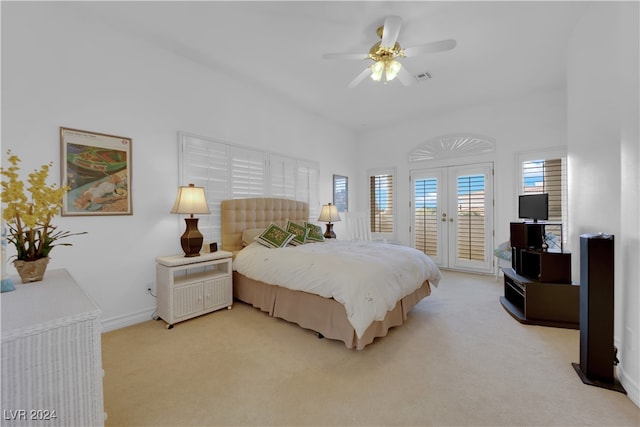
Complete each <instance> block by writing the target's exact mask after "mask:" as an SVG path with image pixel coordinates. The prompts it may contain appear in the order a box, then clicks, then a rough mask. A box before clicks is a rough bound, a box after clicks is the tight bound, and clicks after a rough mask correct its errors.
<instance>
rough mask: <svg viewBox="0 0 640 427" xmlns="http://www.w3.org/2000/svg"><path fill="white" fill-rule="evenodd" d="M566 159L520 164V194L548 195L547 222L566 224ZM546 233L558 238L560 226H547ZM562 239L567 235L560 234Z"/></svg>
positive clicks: (532, 161)
mask: <svg viewBox="0 0 640 427" xmlns="http://www.w3.org/2000/svg"><path fill="white" fill-rule="evenodd" d="M566 163H567V159H566V157H560V158H551V159H540V160H527V161H523V162H522V194H541V193H547V194H549V219H548V221H549V222H561V223H563V224H567V166H566ZM545 230H546V232H547V233H553V234H555V235H556V236H560V234H561V233H560V226H554V225H547V226H546V227H545ZM562 235H563V238H565V236H566V235H567V233H562Z"/></svg>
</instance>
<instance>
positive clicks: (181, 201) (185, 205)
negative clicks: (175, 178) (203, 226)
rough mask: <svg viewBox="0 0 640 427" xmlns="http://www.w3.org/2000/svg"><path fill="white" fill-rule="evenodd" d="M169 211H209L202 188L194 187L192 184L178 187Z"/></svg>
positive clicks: (187, 212)
mask: <svg viewBox="0 0 640 427" xmlns="http://www.w3.org/2000/svg"><path fill="white" fill-rule="evenodd" d="M171 213H175V214H190V215H193V214H208V213H211V211H209V206H207V199H206V197H205V195H204V188H203V187H196V186H195V185H193V184H189V185H188V186H181V187H179V188H178V195H177V196H176V201H175V203H174V204H173V208H172V209H171Z"/></svg>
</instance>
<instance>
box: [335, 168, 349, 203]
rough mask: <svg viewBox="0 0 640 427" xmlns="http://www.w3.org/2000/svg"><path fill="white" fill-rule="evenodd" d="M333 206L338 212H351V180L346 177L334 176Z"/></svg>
mask: <svg viewBox="0 0 640 427" xmlns="http://www.w3.org/2000/svg"><path fill="white" fill-rule="evenodd" d="M333 204H334V205H336V206H337V207H338V212H347V211H348V210H349V178H347V177H346V176H342V175H333Z"/></svg>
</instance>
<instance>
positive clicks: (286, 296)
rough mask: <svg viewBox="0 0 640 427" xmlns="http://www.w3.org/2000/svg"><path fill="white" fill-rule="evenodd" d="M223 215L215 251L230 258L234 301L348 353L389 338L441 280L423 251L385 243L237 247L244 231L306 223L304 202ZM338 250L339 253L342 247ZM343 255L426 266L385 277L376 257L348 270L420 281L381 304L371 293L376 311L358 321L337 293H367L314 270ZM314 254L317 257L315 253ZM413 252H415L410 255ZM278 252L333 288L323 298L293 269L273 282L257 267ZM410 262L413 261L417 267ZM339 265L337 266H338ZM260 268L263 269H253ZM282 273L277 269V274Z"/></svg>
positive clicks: (261, 202)
mask: <svg viewBox="0 0 640 427" xmlns="http://www.w3.org/2000/svg"><path fill="white" fill-rule="evenodd" d="M221 215H222V244H221V246H222V249H223V250H226V251H230V252H232V253H233V255H234V263H233V264H234V272H233V288H234V298H235V299H237V300H239V301H242V302H245V303H247V304H250V305H252V306H253V307H256V308H258V309H260V310H262V311H264V312H266V313H268V314H269V315H270V316H273V317H277V318H281V319H284V320H286V321H289V322H292V323H296V324H298V325H299V326H301V327H303V328H305V329H309V330H312V331H315V332H316V333H317V334H318V336H321V337H325V338H329V339H334V340H340V341H342V342H344V344H345V346H346V347H347V348H349V349H356V350H362V349H363V348H364V347H365V346H366V345H368V344H370V343H372V342H373V341H374V339H375V338H377V337H383V336H385V335H387V332H388V330H389V329H390V328H392V327H396V326H400V325H402V324H403V323H404V322H405V321H406V320H407V316H408V312H409V311H410V310H411V309H412V308H413V307H414V306H415V305H416V304H417V303H418V302H420V300H422V299H423V298H425V297H427V296H428V295H430V294H431V286H437V284H438V282H439V280H440V271H439V270H438V268H437V267H436V266H435V264H433V261H431V260H430V259H429V258H428V257H426V256H425V255H424V254H422V252H419V251H416V250H414V249H412V248H407V247H404V246H400V245H387V246H385V247H381V246H380V245H383V244H382V243H373V242H346V241H339V240H331V241H327V242H323V243H307V244H304V245H300V246H297V247H290V246H287V247H286V248H282V249H269V248H266V247H264V246H262V245H260V244H258V243H250V242H246V241H245V243H243V233H244V232H245V231H246V230H255V229H264V228H267V227H269V226H270V225H271V224H277V225H279V226H281V227H283V228H284V227H285V226H286V224H287V222H288V221H291V222H296V223H305V222H306V221H308V220H309V208H308V206H307V204H306V203H303V202H299V201H294V200H289V199H277V198H252V199H237V200H225V201H223V202H222V203H221ZM247 244H248V245H247ZM343 246H344V247H345V248H341V247H343ZM394 247H395V248H394ZM343 249H344V250H347V251H350V252H352V253H356V251H357V253H358V257H359V258H362V259H361V260H360V261H361V262H365V261H366V258H367V256H369V257H370V256H374V257H375V256H377V255H379V254H380V253H384V255H383V256H384V257H385V259H386V260H389V259H392V258H393V259H395V260H398V262H400V261H399V260H400V259H403V258H411V257H413V256H414V255H417V256H418V257H422V258H427V260H428V263H427V262H426V261H424V260H421V261H420V262H421V263H425V264H428V265H426V266H425V267H416V268H417V269H418V270H420V269H421V268H422V269H424V270H425V271H424V272H420V273H413V272H412V271H413V270H412V269H407V268H404V267H403V268H396V269H394V270H393V271H394V273H389V272H384V271H382V270H381V271H375V268H378V267H376V264H377V265H382V264H384V263H380V262H379V259H380V258H379V257H378V258H376V261H375V262H374V263H370V264H367V265H369V266H370V267H367V268H362V266H363V265H365V264H359V266H360V268H352V270H354V271H362V272H364V270H372V272H373V274H378V275H383V274H387V275H394V276H403V275H404V276H406V275H410V276H412V277H413V280H414V281H415V280H416V279H417V278H419V280H417V281H416V283H415V285H413V287H411V286H409V285H406V286H405V285H402V286H392V287H391V290H388V291H385V295H384V298H385V300H386V303H382V302H380V303H379V302H378V300H379V299H381V298H378V297H377V295H376V294H374V297H373V298H369V300H371V301H373V302H372V304H371V305H375V306H376V307H377V308H375V309H369V310H365V311H367V313H365V314H364V315H360V314H359V312H358V310H357V307H354V306H353V304H351V305H350V303H349V300H348V299H345V298H343V294H342V292H343V291H344V292H351V293H357V292H360V293H362V292H365V293H366V292H369V291H367V290H366V289H365V290H361V291H358V290H355V291H354V290H352V289H351V287H352V286H351V285H352V284H351V282H349V281H347V282H349V283H348V284H346V285H345V286H342V287H340V286H337V283H338V282H341V281H343V279H345V278H342V277H340V276H339V275H340V274H341V273H340V272H336V271H332V270H339V269H331V268H330V267H329V268H328V269H327V267H326V266H324V267H321V266H316V265H315V264H316V260H319V259H321V258H324V257H330V256H335V255H334V254H336V253H338V251H339V250H343ZM396 250H397V251H400V252H399V255H396V256H395V257H394V256H390V255H389V254H390V253H391V252H390V251H396ZM318 251H319V252H320V253H318ZM380 251H383V252H380ZM411 251H413V252H414V253H411ZM280 254H283V255H284V256H285V257H288V258H289V259H290V260H292V261H293V260H295V261H294V262H290V265H296V266H298V267H300V266H303V267H304V268H305V269H307V268H309V269H312V268H320V269H322V268H324V269H325V270H322V271H326V272H327V274H326V275H327V276H328V275H329V273H331V274H334V276H332V277H333V279H332V278H331V277H330V278H329V279H328V280H332V282H331V284H332V285H335V286H332V290H331V291H329V293H327V291H325V290H322V291H318V290H317V289H316V288H315V287H314V286H313V285H314V283H311V284H307V283H306V282H307V280H306V278H305V279H304V280H302V279H300V277H301V276H300V274H298V276H296V275H295V274H296V271H293V270H295V269H293V268H292V269H291V270H292V271H291V272H288V271H285V273H291V276H290V277H289V276H284V277H283V278H281V279H279V278H277V277H275V276H273V274H272V273H271V272H269V271H267V270H260V269H261V268H263V267H264V268H268V267H269V266H268V265H267V264H266V263H264V265H262V261H263V260H266V259H267V258H269V259H271V258H273V259H274V260H275V258H276V256H280ZM418 254H419V255H418ZM304 256H307V257H312V258H307V259H312V260H313V261H311V262H308V261H304V260H305V258H303V257H304ZM298 257H300V258H298ZM346 258H347V257H346V256H345V257H343V259H346ZM274 262H275V261H274ZM318 262H319V261H318ZM330 262H331V264H330V265H334V266H335V264H336V260H335V258H333V261H330ZM345 262H346V261H345ZM366 262H370V261H366ZM412 262H414V263H416V262H417V261H412ZM340 263H342V260H341V261H340ZM258 264H261V265H260V267H259V268H258V269H257V270H256V268H257V265H258ZM239 267H242V268H239ZM412 268H413V267H412ZM238 270H240V271H242V272H240V271H238ZM389 270H391V269H389ZM426 270H428V271H426ZM280 271H282V269H281V270H280ZM297 273H300V272H297ZM305 273H306V270H305ZM405 273H406V274H405ZM418 274H420V275H418ZM422 275H423V276H422ZM334 279H335V280H334ZM349 280H351V279H349ZM357 280H358V281H360V280H367V279H366V277H365V276H364V275H363V276H362V278H360V277H358V278H357ZM378 281H381V280H378V279H376V280H371V279H369V282H368V286H370V285H371V283H373V282H378ZM358 283H359V282H358ZM359 286H360V285H358V287H359ZM362 286H364V284H362ZM407 286H409V287H407ZM345 289H346V290H345ZM371 292H374V291H371ZM375 292H377V291H375ZM323 294H324V295H323ZM332 295H335V296H332ZM394 295H395V297H394V298H395V299H393V300H389V298H391V297H393V296H394ZM367 296H368V294H367ZM367 298H368V297H367ZM365 299H366V298H365ZM361 300H362V298H360V299H358V300H357V301H358V302H357V304H361ZM371 301H370V302H371ZM384 304H386V305H385V307H386V308H387V309H386V310H384V311H382V312H381V308H380V307H381V306H383V305H384ZM365 309H366V307H365ZM370 312H373V318H372V319H367V318H371V316H372V313H370ZM360 317H362V318H363V319H361V318H360ZM356 318H357V319H356ZM354 319H356V321H354ZM369 320H371V321H369Z"/></svg>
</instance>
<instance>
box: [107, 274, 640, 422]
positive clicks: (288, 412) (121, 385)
mask: <svg viewBox="0 0 640 427" xmlns="http://www.w3.org/2000/svg"><path fill="white" fill-rule="evenodd" d="M502 294H503V287H502V284H501V283H498V282H495V280H494V278H493V277H492V276H478V275H472V274H464V273H457V272H450V271H444V272H443V280H442V282H441V284H440V287H439V288H435V289H434V290H433V293H432V295H431V296H429V297H427V298H426V299H424V300H423V301H422V302H420V304H418V305H417V306H416V307H414V309H413V310H412V311H411V312H410V313H409V319H408V321H407V323H406V324H405V325H404V326H402V327H400V328H395V329H392V330H391V331H390V333H389V335H387V336H386V337H384V338H382V339H377V340H376V341H375V342H373V343H372V344H371V345H369V346H367V347H366V348H365V349H364V350H362V351H354V350H348V349H347V348H345V347H344V344H343V343H341V342H337V341H331V340H327V339H318V338H316V336H315V335H314V333H313V332H311V331H307V330H304V329H302V328H300V327H299V326H297V325H293V324H290V323H287V322H285V321H282V320H278V319H275V318H271V317H268V316H267V315H266V314H264V313H262V312H260V311H259V310H257V309H254V308H252V307H250V306H247V305H245V304H242V303H236V304H234V307H233V309H232V310H222V311H218V312H215V313H212V314H209V315H206V316H202V317H199V318H197V319H193V320H190V321H188V322H184V323H181V324H178V325H176V326H175V328H174V329H172V330H167V329H165V324H164V322H162V321H153V320H150V321H148V322H144V323H141V324H138V325H134V326H131V327H128V328H123V329H120V330H117V331H113V332H110V333H106V334H104V335H103V365H104V370H105V378H104V394H105V410H106V411H107V413H108V419H107V421H106V425H107V426H125V425H130V426H142V425H147V426H162V425H165V426H195V425H200V426H240V425H261V426H264V425H289V426H305V425H308V426H311V425H313V426H345V425H360V426H376V425H384V426H405V425H406V426H453V425H460V426H462V425H478V426H480V425H482V426H613V425H616V426H638V425H640V409H639V408H638V407H637V406H635V405H634V404H633V402H631V400H629V399H628V398H627V397H626V396H625V395H624V394H622V393H618V392H614V391H610V390H605V389H601V388H597V387H592V386H587V385H584V384H583V383H582V382H581V381H580V379H579V377H578V375H577V374H576V372H575V370H574V369H573V367H572V366H571V363H572V362H579V341H580V339H579V332H578V331H575V330H567V329H556V328H547V327H540V326H529V325H521V324H520V323H518V322H516V321H515V320H514V319H512V318H511V317H510V316H509V314H507V313H506V311H505V310H504V309H503V308H502V306H501V305H500V303H499V301H498V297H499V296H500V295H502Z"/></svg>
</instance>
